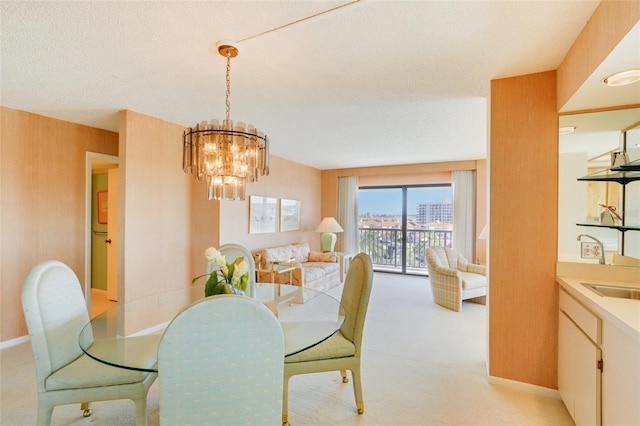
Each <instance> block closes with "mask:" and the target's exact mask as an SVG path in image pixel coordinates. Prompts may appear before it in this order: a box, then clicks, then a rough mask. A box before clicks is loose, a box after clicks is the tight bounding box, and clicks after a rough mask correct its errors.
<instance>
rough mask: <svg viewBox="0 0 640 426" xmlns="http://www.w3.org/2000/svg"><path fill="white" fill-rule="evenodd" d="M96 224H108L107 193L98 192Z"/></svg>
mask: <svg viewBox="0 0 640 426" xmlns="http://www.w3.org/2000/svg"><path fill="white" fill-rule="evenodd" d="M97 207H98V223H100V224H105V223H107V222H108V213H109V192H108V191H98V206H97Z"/></svg>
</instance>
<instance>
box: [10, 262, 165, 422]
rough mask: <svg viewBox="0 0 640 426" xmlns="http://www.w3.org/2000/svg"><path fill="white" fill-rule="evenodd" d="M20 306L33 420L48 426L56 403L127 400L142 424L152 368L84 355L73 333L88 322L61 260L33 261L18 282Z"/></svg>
mask: <svg viewBox="0 0 640 426" xmlns="http://www.w3.org/2000/svg"><path fill="white" fill-rule="evenodd" d="M22 309H23V312H24V317H25V320H26V322H27V328H28V330H29V339H30V341H31V349H32V351H33V357H34V360H35V367H36V381H37V386H38V419H37V424H38V425H49V424H50V423H51V416H52V414H53V409H54V407H55V406H57V405H64V404H73V403H82V406H81V409H83V410H85V411H84V415H85V417H87V416H89V415H91V411H90V410H89V408H88V402H89V401H104V400H113V399H131V400H133V402H134V403H135V406H136V424H137V425H145V424H147V414H146V408H147V392H148V391H149V387H150V386H151V385H152V384H153V382H154V380H155V379H156V377H157V374H156V373H148V372H140V371H133V370H126V369H122V368H117V367H112V366H109V365H106V364H103V363H100V362H98V361H96V360H94V359H92V358H90V357H89V356H88V355H86V354H84V353H83V352H82V350H81V349H80V346H79V344H78V335H79V334H80V330H82V328H83V327H84V325H85V324H87V323H88V322H89V313H88V311H87V305H86V303H85V299H84V296H83V294H82V289H81V287H80V282H79V281H78V278H77V277H76V275H75V273H74V272H73V271H72V270H71V268H69V267H68V266H67V265H65V264H64V263H62V262H59V261H56V260H47V261H43V262H40V263H38V264H37V265H35V266H34V267H33V268H32V269H31V270H30V271H29V273H28V274H27V277H26V278H25V280H24V284H23V286H22Z"/></svg>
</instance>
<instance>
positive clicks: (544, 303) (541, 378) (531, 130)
mask: <svg viewBox="0 0 640 426" xmlns="http://www.w3.org/2000/svg"><path fill="white" fill-rule="evenodd" d="M490 132H491V137H490V147H489V148H490V149H489V158H490V163H489V179H490V193H489V211H490V213H489V214H490V218H489V223H490V225H491V236H490V239H489V256H490V257H489V268H488V270H489V374H490V375H491V376H495V377H501V378H505V379H510V380H515V381H519V382H525V383H531V384H534V385H537V386H542V387H547V388H553V389H556V388H557V372H556V366H557V322H558V315H557V312H558V301H557V294H556V287H555V275H556V274H555V265H556V259H557V253H556V251H557V250H556V248H557V219H558V212H557V210H558V203H557V198H558V189H557V185H558V184H557V182H558V114H557V111H556V73H555V71H549V72H546V73H539V74H532V75H525V76H518V77H513V78H505V79H501V80H493V81H492V82H491V121H490Z"/></svg>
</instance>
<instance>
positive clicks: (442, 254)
mask: <svg viewBox="0 0 640 426" xmlns="http://www.w3.org/2000/svg"><path fill="white" fill-rule="evenodd" d="M430 249H432V250H431V251H428V252H427V257H428V258H429V259H430V260H431V261H432V262H433V263H435V264H436V265H438V266H443V267H445V268H451V269H458V270H460V271H464V270H466V267H467V265H468V264H469V262H468V261H467V259H465V257H464V256H462V255H461V254H460V253H458V252H457V251H455V250H453V249H450V248H449V247H439V246H433V247H430Z"/></svg>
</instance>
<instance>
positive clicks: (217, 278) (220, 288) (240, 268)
mask: <svg viewBox="0 0 640 426" xmlns="http://www.w3.org/2000/svg"><path fill="white" fill-rule="evenodd" d="M204 257H205V258H206V259H207V261H208V262H209V263H208V265H207V270H211V269H213V271H212V272H210V273H207V274H204V275H200V276H198V277H195V278H194V279H193V280H191V284H193V283H195V282H196V281H197V280H199V279H200V278H202V277H206V276H208V277H209V278H208V279H207V282H206V283H205V286H204V295H205V297H209V296H213V295H215V294H244V292H245V291H246V290H247V285H248V283H249V265H248V264H247V262H245V261H244V257H238V258H236V260H235V261H234V262H233V263H227V262H226V260H225V258H224V256H223V255H222V253H220V252H219V251H218V250H217V249H215V248H214V247H209V248H207V249H206V250H205V251H204Z"/></svg>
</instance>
